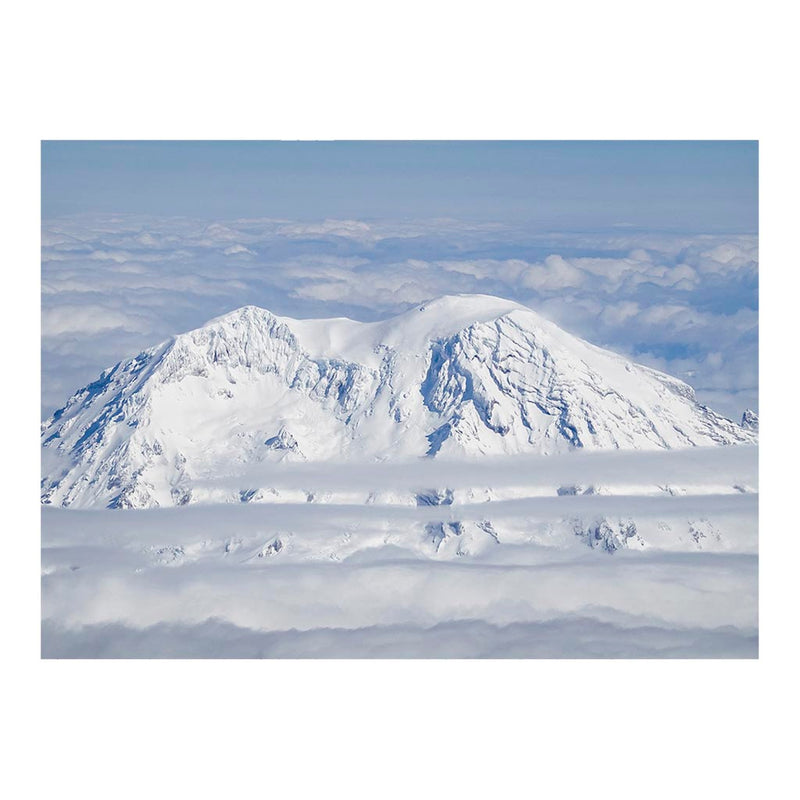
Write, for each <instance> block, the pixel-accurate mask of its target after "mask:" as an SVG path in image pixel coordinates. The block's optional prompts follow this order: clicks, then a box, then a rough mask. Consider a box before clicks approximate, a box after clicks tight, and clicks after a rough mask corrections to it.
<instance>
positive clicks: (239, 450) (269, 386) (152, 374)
mask: <svg viewBox="0 0 800 800" xmlns="http://www.w3.org/2000/svg"><path fill="white" fill-rule="evenodd" d="M42 439H43V447H44V449H45V451H54V452H55V453H57V454H59V455H60V456H63V457H65V459H66V461H67V462H68V463H66V464H64V465H62V466H61V467H60V468H57V469H56V468H53V469H52V470H50V468H49V467H48V469H47V470H45V471H47V472H48V474H46V475H45V476H44V478H43V481H42V502H43V503H52V504H56V505H63V506H73V505H74V506H76V507H82V506H91V505H106V506H111V507H121V508H129V507H132V508H140V507H150V506H154V505H181V504H184V503H187V502H193V501H195V500H197V499H198V498H197V495H196V493H195V492H194V491H193V483H194V480H196V479H198V478H200V479H203V480H206V481H207V480H208V479H209V478H210V477H212V476H213V475H214V474H218V473H220V472H221V471H225V470H226V469H230V468H233V467H234V466H236V465H241V464H246V463H249V462H251V461H256V462H257V461H281V460H288V461H291V460H308V461H329V462H333V463H335V462H336V461H337V460H341V459H346V460H352V459H355V460H359V459H360V460H368V461H369V460H373V461H374V460H386V459H392V458H397V457H421V456H427V457H433V458H435V457H436V456H438V455H439V454H447V455H448V456H456V457H457V456H459V455H473V456H474V455H490V454H515V453H527V452H537V453H543V454H548V453H556V452H563V451H566V450H569V449H573V448H588V449H604V448H615V449H659V448H672V447H691V446H704V445H709V446H710V445H720V444H736V443H750V442H755V441H757V434H756V433H755V431H753V430H751V429H748V428H744V427H742V426H739V425H736V424H735V423H733V422H732V421H730V420H727V419H725V418H724V417H721V416H720V415H718V414H715V413H714V412H713V411H711V410H710V409H708V408H707V407H705V406H702V405H700V404H698V403H697V402H696V400H695V398H694V392H693V391H692V389H691V388H690V387H689V386H688V385H687V384H685V383H683V382H682V381H679V380H678V379H676V378H673V377H671V376H668V375H666V374H664V373H660V372H658V371H656V370H652V369H650V368H648V367H644V366H642V365H638V364H634V363H633V362H631V361H629V360H628V359H625V358H623V357H622V356H619V355H617V354H614V353H611V352H609V351H606V350H603V349H601V348H598V347H596V346H594V345H592V344H590V343H588V342H585V341H584V340H582V339H579V338H578V337H575V336H572V335H571V334H569V333H567V332H566V331H563V330H562V329H560V328H558V327H557V326H556V325H554V324H553V323H552V322H549V321H547V320H546V319H544V318H543V317H541V316H540V315H539V314H537V313H536V312H534V311H533V310H531V309H528V308H527V307H525V306H522V305H520V304H519V303H515V302H513V301H509V300H504V299H502V298H495V297H491V296H487V295H446V296H443V297H440V298H436V299H434V300H432V301H429V302H427V303H423V304H421V305H419V306H416V307H415V308H413V309H411V310H409V311H406V312H404V313H402V314H400V315H398V316H396V317H392V318H390V319H387V320H383V321H379V322H374V323H360V322H356V321H353V320H349V319H347V318H335V319H325V320H295V319H292V318H288V317H280V316H277V315H275V314H273V313H272V312H270V311H267V310H266V309H261V308H259V307H257V306H252V305H250V306H243V307H241V308H239V309H235V310H234V311H232V312H229V313H227V314H224V315H222V316H219V317H216V318H214V319H213V320H211V321H209V322H208V323H207V324H206V325H203V326H201V327H199V328H196V329H194V330H192V331H188V332H186V333H183V334H179V335H177V336H175V337H173V338H172V339H170V340H168V341H166V342H162V343H160V344H158V345H156V346H154V347H151V348H149V349H147V350H145V351H143V352H142V353H139V354H138V355H137V356H134V357H133V358H131V359H127V360H124V361H120V362H119V363H118V364H116V365H114V366H113V367H111V368H110V369H108V370H105V371H104V372H103V373H102V374H101V376H100V378H99V379H98V380H96V381H94V382H93V383H91V384H89V385H88V386H86V387H84V388H83V389H81V390H79V391H78V392H76V393H75V394H74V395H73V396H72V397H71V398H70V399H69V401H68V402H67V403H66V405H65V406H63V407H62V408H61V409H59V410H58V411H57V412H56V413H55V414H54V415H53V416H52V417H51V418H50V419H49V420H47V421H45V422H44V423H43V425H42ZM242 488H243V490H245V489H246V488H247V487H242Z"/></svg>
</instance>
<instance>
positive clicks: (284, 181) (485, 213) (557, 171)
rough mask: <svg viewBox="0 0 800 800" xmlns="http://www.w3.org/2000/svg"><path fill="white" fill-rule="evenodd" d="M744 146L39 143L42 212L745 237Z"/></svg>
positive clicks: (754, 160) (749, 162)
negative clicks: (457, 223)
mask: <svg viewBox="0 0 800 800" xmlns="http://www.w3.org/2000/svg"><path fill="white" fill-rule="evenodd" d="M757 182H758V145H757V143H756V142H748V141H726V142H713V141H694V142H691V141H689V142H681V141H665V142H646V141H642V142H625V141H601V142H588V141H574V142H472V141H468V142H246V141H243V142H236V141H232V142H90V141H84V142H80V141H75V142H71V141H50V142H43V143H42V214H43V217H44V218H46V219H50V218H53V217H57V216H62V215H67V214H83V213H103V212H107V213H135V214H151V215H157V216H188V217H195V218H202V219H217V218H224V219H232V218H237V217H277V218H282V219H295V220H312V219H323V218H326V217H330V218H355V219H367V220H371V219H381V218H394V219H419V218H431V217H455V218H459V219H463V220H472V221H475V220H483V221H487V220H497V221H503V222H514V223H525V224H528V225H530V226H532V227H533V228H536V229H540V230H598V229H606V228H612V229H613V228H615V227H617V226H631V227H635V228H639V229H646V230H650V231H655V230H658V231H681V232H687V233H688V232H693V233H719V232H727V233H756V232H757V225H758V191H757Z"/></svg>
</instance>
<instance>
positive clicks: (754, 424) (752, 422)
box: [742, 408, 758, 432]
mask: <svg viewBox="0 0 800 800" xmlns="http://www.w3.org/2000/svg"><path fill="white" fill-rule="evenodd" d="M742 427H743V428H744V429H745V430H748V431H756V432H757V431H758V414H756V412H755V411H751V410H750V409H749V408H747V409H745V412H744V414H742Z"/></svg>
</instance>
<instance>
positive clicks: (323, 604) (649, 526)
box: [42, 296, 758, 657]
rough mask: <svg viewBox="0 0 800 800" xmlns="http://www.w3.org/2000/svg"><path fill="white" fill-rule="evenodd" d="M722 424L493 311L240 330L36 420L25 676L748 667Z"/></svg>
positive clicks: (746, 532)
mask: <svg viewBox="0 0 800 800" xmlns="http://www.w3.org/2000/svg"><path fill="white" fill-rule="evenodd" d="M754 419H755V417H754ZM746 421H747V425H746V426H740V425H737V424H735V423H734V422H732V421H730V420H727V419H725V418H724V417H721V416H719V415H718V414H715V413H714V412H713V411H711V410H710V409H708V408H706V407H705V406H702V405H700V404H698V403H697V402H696V401H695V399H694V396H693V393H692V391H691V389H690V388H689V387H688V386H687V385H686V384H684V383H682V382H681V381H679V380H677V379H675V378H672V377H670V376H668V375H665V374H663V373H659V372H656V371H654V370H652V369H649V368H647V367H643V366H639V365H636V364H634V363H632V362H630V361H629V360H627V359H625V358H623V357H620V356H617V355H615V354H613V353H610V352H608V351H605V350H601V349H599V348H597V347H594V346H592V345H590V344H588V343H587V342H585V341H583V340H580V339H578V338H576V337H574V336H571V335H570V334H568V333H566V332H565V331H563V330H561V329H559V328H558V327H556V326H555V325H553V324H552V323H550V322H548V321H546V320H544V319H543V318H542V317H540V316H539V315H538V314H536V313H534V312H533V311H531V310H530V309H527V308H525V307H524V306H520V305H518V304H516V303H513V302H511V301H507V300H501V299H499V298H493V297H486V296H457V297H444V298H441V299H439V300H437V301H432V302H430V303H426V304H424V305H422V306H419V307H417V308H414V309H412V310H411V311H409V312H406V313H404V314H401V315H400V316H398V317H395V318H392V319H390V320H387V321H384V322H377V323H357V322H353V321H351V320H348V319H334V320H303V321H298V320H293V319H289V318H282V317H277V316H275V315H273V314H271V313H270V312H268V311H265V310H263V309H259V308H255V307H245V308H242V309H239V310H238V311H236V312H233V313H231V314H228V315H225V316H224V317H221V318H219V319H216V320H213V321H212V322H211V323H209V324H208V325H206V326H204V327H202V328H200V329H198V330H195V331H191V332H189V333H187V334H182V335H180V336H177V337H175V338H174V339H173V340H170V341H168V342H165V343H163V344H161V345H158V346H156V347H154V348H151V349H150V350H147V351H145V352H143V353H141V354H140V355H138V356H136V357H135V358H133V359H130V360H128V361H124V362H121V363H120V364H118V365H116V366H115V367H114V368H112V369H110V370H107V371H106V372H105V373H104V374H103V375H102V376H101V377H100V379H99V380H98V381H96V382H94V383H92V384H90V385H89V386H87V387H86V388H85V389H83V390H81V391H80V392H78V393H77V394H75V395H74V396H73V397H72V398H71V399H70V401H69V402H68V403H67V405H66V406H64V408H62V409H61V410H59V411H58V412H56V414H55V415H54V416H53V417H52V418H51V419H50V420H48V421H47V422H46V423H45V424H44V426H43V441H44V447H43V467H44V475H45V477H44V480H43V495H42V499H43V503H44V504H45V507H44V508H43V551H42V570H43V576H42V587H43V589H42V601H43V623H42V624H43V627H42V636H43V638H42V643H43V654H44V655H45V656H46V657H73V656H79V657H80V656H82V657H104V656H105V657H138V656H141V657H153V656H185V657H196V656H222V657H252V656H271V657H291V656H296V657H314V656H330V657H348V656H349V657H377V656H400V657H410V656H425V657H447V656H463V657H511V656H531V657H548V656H561V657H566V656H574V657H583V656H597V657H611V656H617V657H619V656H628V657H648V656H649V657H653V656H656V657H660V656H690V657H699V656H703V657H709V656H718V657H732V656H736V657H742V656H747V657H750V656H754V655H756V653H757V630H758V623H757V503H758V494H757V492H758V476H757V463H756V462H757V449H756V447H754V446H752V445H753V444H754V443H755V442H756V441H757V432H756V430H755V429H754V428H755V427H757V425H756V423H753V422H752V420H750V419H749V418H748V419H747V420H746ZM717 445H727V446H717ZM59 506H60V507H59ZM176 506H183V507H181V508H178V507H176ZM120 509H124V510H120Z"/></svg>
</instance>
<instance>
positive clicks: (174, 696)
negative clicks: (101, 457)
mask: <svg viewBox="0 0 800 800" xmlns="http://www.w3.org/2000/svg"><path fill="white" fill-rule="evenodd" d="M773 7H776V8H777V5H774V6H773V4H771V3H769V2H767V3H762V4H760V5H759V7H758V9H755V8H749V9H748V10H747V13H745V12H744V10H740V9H739V8H738V7H735V6H729V5H724V6H723V5H721V4H716V3H697V2H692V3H689V2H673V3H671V4H669V5H666V4H665V5H652V4H641V3H633V2H625V3H620V2H616V3H614V2H612V3H603V4H596V3H595V4H591V3H586V2H580V3H572V4H563V5H561V6H558V7H556V4H553V7H551V8H542V7H538V6H534V5H530V6H529V7H527V8H524V7H523V6H522V4H520V5H519V6H518V5H517V4H512V3H510V2H504V1H501V2H495V3H492V4H491V5H489V6H487V5H485V4H479V5H478V4H476V5H473V6H471V5H469V4H463V3H458V4H456V3H443V2H440V3H433V2H427V3H421V2H410V3H405V4H403V5H400V4H386V5H380V4H375V3H353V2H346V3H333V4H331V3H329V4H322V3H309V2H305V3H296V4H291V5H290V4H283V5H282V6H280V7H278V6H273V5H264V6H256V5H252V6H251V5H249V4H244V3H240V2H229V3H226V4H225V5H224V6H219V7H213V8H211V7H208V8H206V7H201V6H195V5H192V6H189V5H188V4H187V5H184V4H179V3H172V4H167V3H164V2H159V3H154V2H149V1H148V2H140V3H138V4H137V5H136V6H125V7H120V8H119V10H113V11H112V7H111V6H109V5H108V4H101V3H86V2H78V3H72V4H60V5H56V4H54V3H40V4H37V5H36V6H35V7H29V8H27V9H23V8H22V7H17V8H15V9H14V12H13V13H14V18H13V19H11V20H10V23H9V29H8V33H7V37H8V47H7V48H6V49H5V51H4V52H3V54H2V58H3V61H4V64H3V66H4V71H3V74H4V75H5V76H6V78H7V89H8V92H9V95H10V97H9V99H8V100H7V102H6V104H5V107H6V110H7V111H10V115H9V116H10V118H11V119H12V121H13V125H12V129H11V133H10V136H9V137H8V141H7V142H6V143H5V146H4V148H3V161H4V165H3V166H4V171H3V175H4V176H8V179H7V180H6V181H4V184H5V186H4V192H3V195H4V198H3V206H4V216H3V219H4V221H6V224H7V229H6V235H7V240H8V241H9V242H10V243H11V250H10V252H9V253H8V254H6V259H7V261H6V265H5V266H6V269H5V287H6V290H5V292H4V297H5V301H6V302H5V303H4V306H5V308H4V315H3V317H4V337H3V342H4V344H5V347H4V355H5V356H6V359H5V363H4V365H3V373H2V374H3V393H2V394H3V417H2V418H3V419H4V421H5V422H6V430H5V431H4V434H5V435H4V444H5V445H6V446H5V447H4V449H3V458H2V459H0V463H1V464H2V484H1V485H2V486H3V487H4V489H5V506H6V514H5V515H4V516H5V518H6V519H7V520H8V523H7V524H6V525H5V526H4V528H5V542H6V549H5V551H4V554H5V559H4V561H3V563H4V567H5V569H4V571H3V581H2V584H3V593H4V594H3V599H4V603H3V609H4V615H5V616H6V617H7V620H6V630H8V631H10V636H8V637H7V641H8V645H9V646H8V650H7V652H6V656H5V659H6V665H7V666H9V667H10V670H9V673H8V674H7V675H6V677H5V680H4V685H5V687H6V692H7V694H8V695H9V699H8V701H7V710H6V714H5V715H4V716H5V723H6V724H5V726H4V727H5V729H6V731H7V734H10V736H9V739H10V741H9V742H8V744H7V748H6V754H7V755H9V756H10V759H9V760H10V762H11V767H10V769H9V770H8V771H7V772H6V775H5V781H6V782H7V783H10V784H13V783H14V782H16V783H17V784H18V785H17V787H16V791H14V792H13V793H12V794H10V795H9V796H28V795H36V796H39V795H41V796H47V795H48V794H50V793H54V792H56V791H58V792H59V793H67V794H73V793H74V794H76V795H78V796H81V797H87V798H89V797H108V796H114V797H123V798H125V797H140V796H155V797H174V796H179V797H184V796H190V797H212V796H213V797H217V796H220V795H223V796H232V797H239V796H242V795H250V794H256V793H258V794H265V793H269V794H274V795H277V796H280V797H286V796H289V797H313V796H316V795H317V794H318V793H324V794H325V795H330V794H339V793H343V794H344V793H346V794H355V795H358V796H370V797H372V796H382V797H400V796H403V797H406V796H409V795H415V796H416V795H420V796H423V797H427V796H432V795H434V794H440V795H442V796H445V797H450V796H468V797H472V796H479V795H480V796H497V797H507V796H516V795H522V794H525V795H526V796H527V795H530V794H533V793H537V794H543V795H544V796H555V797H572V796H575V795H577V794H578V792H587V791H589V792H592V794H593V795H594V796H598V795H599V796H600V797H604V796H609V795H613V796H615V797H619V796H622V797H626V796H633V795H634V794H636V795H637V796H639V795H644V796H648V797H674V796H676V795H677V796H690V797H699V796H704V795H708V796H728V797H740V796H742V797H743V796H752V795H754V794H756V793H757V792H759V790H760V791H761V792H762V793H764V792H765V793H766V794H768V795H769V794H770V790H769V788H768V787H769V786H770V785H773V784H774V786H775V791H776V792H778V793H781V792H782V791H784V789H783V788H782V786H783V785H784V784H783V781H784V780H785V781H790V777H789V772H788V764H789V763H791V762H789V760H788V747H789V744H790V742H791V738H790V736H789V734H788V732H786V733H785V732H784V725H785V723H784V720H787V719H788V720H793V717H794V714H795V713H796V710H797V705H796V698H797V692H796V690H795V689H794V688H793V684H792V682H791V681H790V678H791V672H790V670H793V669H794V662H793V660H792V655H793V653H794V651H795V650H796V644H795V642H796V634H795V630H796V620H795V619H794V614H793V611H794V605H795V604H793V603H792V600H793V593H790V592H789V589H788V587H789V586H790V585H791V584H792V580H793V578H794V575H793V572H794V569H795V565H796V564H797V563H798V560H797V558H796V556H797V544H796V541H797V536H796V534H795V532H794V530H793V527H794V525H793V520H794V517H793V514H792V513H791V509H790V506H789V500H788V499H789V498H791V497H792V495H793V493H794V491H796V490H794V486H793V483H794V475H795V474H796V473H797V468H796V466H794V465H793V464H792V461H793V459H788V458H787V455H788V454H791V453H794V452H796V442H795V436H796V434H795V430H796V425H797V422H796V420H797V412H796V409H795V408H794V403H793V400H794V398H795V397H796V395H795V394H794V393H793V392H792V391H791V384H790V383H789V381H790V380H791V377H792V376H793V373H794V372H795V371H796V369H797V366H796V363H795V362H796V357H795V356H794V351H795V350H796V348H797V342H796V334H795V318H796V314H795V313H794V308H795V304H796V302H797V297H798V295H797V292H796V291H795V289H796V287H797V281H796V277H795V276H796V267H795V265H794V263H793V262H794V260H795V258H796V256H795V249H794V247H795V243H794V241H792V237H793V229H794V227H795V226H796V213H797V212H796V208H797V203H796V187H797V185H798V180H797V179H798V170H797V156H796V149H797V144H796V142H797V137H796V134H797V128H796V124H794V121H793V114H794V108H793V106H794V105H796V104H795V103H793V101H792V98H793V97H794V91H793V87H792V86H791V85H790V84H789V76H790V75H791V74H792V69H791V66H792V64H791V62H790V61H789V54H790V53H791V52H793V50H794V47H795V44H794V42H793V41H791V40H790V36H792V35H793V31H794V30H795V29H794V26H793V25H791V24H790V23H789V21H788V19H781V18H780V17H776V16H772V15H771V13H770V10H771V9H772V8H773ZM115 8H116V7H115ZM7 120H8V118H7ZM373 137H374V138H394V139H398V138H399V139H402V138H473V139H475V138H478V139H479V138H536V139H557V138H746V139H754V138H758V139H760V141H761V161H762V170H761V192H762V194H761V197H762V228H761V231H762V264H763V269H762V271H761V276H762V284H761V286H762V290H761V297H762V309H763V311H762V315H761V318H762V320H763V324H762V327H761V336H762V347H761V354H762V361H761V364H762V376H763V380H762V384H761V385H762V399H761V402H760V407H761V411H762V414H761V416H762V419H763V420H764V422H763V439H762V479H761V487H762V493H763V497H762V524H761V543H762V544H761V553H762V569H761V590H762V625H761V634H762V657H761V659H760V661H758V662H681V663H674V662H648V663H642V662H634V661H629V662H546V661H534V662H530V661H528V662H414V663H409V662H399V663H398V662H380V663H373V662H370V663H364V662H360V663H355V662H311V663H309V662H304V663H293V662H267V663H263V662H223V663H219V662H217V663H215V662H191V663H189V662H147V663H142V662H122V663H111V662H73V663H67V662H40V661H39V660H38V624H39V601H38V582H36V580H35V578H34V577H33V576H34V575H36V574H38V559H39V551H38V535H37V532H38V492H37V490H36V482H37V481H38V447H37V445H36V444H34V440H35V438H36V437H35V434H33V433H32V431H33V432H35V431H36V430H37V426H38V420H37V416H38V408H39V401H38V397H39V393H38V380H39V378H38V341H39V330H38V323H39V310H38V309H39V286H38V274H39V270H38V263H39V246H38V245H39V242H38V237H39V226H38V215H39V208H38V169H39V140H40V139H42V138H203V139H206V138H207V139H211V138H284V139H291V138H312V139H319V138H331V139H332V138H373ZM790 570H791V571H792V573H790ZM786 785H787V786H790V785H791V782H789V783H787V784H786ZM778 787H781V788H778ZM12 788H13V787H12Z"/></svg>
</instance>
